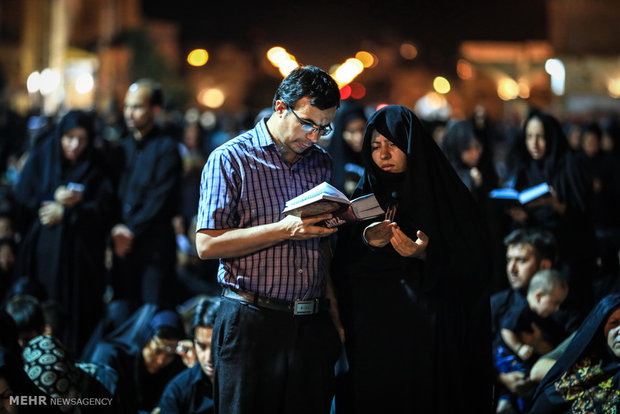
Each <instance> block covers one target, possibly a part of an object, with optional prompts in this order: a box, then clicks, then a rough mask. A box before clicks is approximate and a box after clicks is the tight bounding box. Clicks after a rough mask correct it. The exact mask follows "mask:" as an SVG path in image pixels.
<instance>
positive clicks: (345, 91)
mask: <svg viewBox="0 0 620 414" xmlns="http://www.w3.org/2000/svg"><path fill="white" fill-rule="evenodd" d="M350 97H351V86H350V85H344V86H343V87H342V88H340V99H342V100H343V101H344V100H345V99H349V98H350Z"/></svg>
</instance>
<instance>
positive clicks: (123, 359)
mask: <svg viewBox="0 0 620 414" xmlns="http://www.w3.org/2000/svg"><path fill="white" fill-rule="evenodd" d="M155 311H156V307H155V306H154V305H144V306H143V307H142V308H140V309H138V311H136V313H134V315H132V316H131V317H130V318H129V319H128V320H127V321H126V322H125V324H123V325H122V326H121V327H119V328H118V329H117V330H116V331H115V332H113V333H111V334H110V335H109V336H108V337H107V338H106V339H105V340H104V341H102V342H101V343H99V344H98V346H97V348H96V349H95V351H94V352H93V355H92V357H91V359H90V362H93V363H95V364H98V365H104V366H108V367H110V368H112V369H114V370H115V371H116V372H117V373H118V383H117V384H116V388H117V394H118V398H119V401H120V403H121V406H122V409H121V412H123V413H131V414H135V413H137V412H139V411H149V412H150V411H151V410H153V408H155V406H156V405H157V402H158V401H159V399H160V398H161V395H162V392H163V391H164V388H165V387H166V385H167V384H168V382H169V381H170V380H171V379H172V378H174V377H175V376H176V375H177V374H179V373H180V372H181V371H183V370H184V369H185V365H184V364H183V361H182V360H181V357H180V356H179V355H178V354H177V353H176V352H177V343H178V341H179V340H181V339H183V338H184V336H185V334H184V332H183V323H182V321H181V318H180V317H179V316H178V315H177V314H176V312H173V311H168V310H164V311H159V312H155Z"/></svg>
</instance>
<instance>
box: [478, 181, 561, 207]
mask: <svg viewBox="0 0 620 414" xmlns="http://www.w3.org/2000/svg"><path fill="white" fill-rule="evenodd" d="M550 192H551V189H550V188H549V184H547V183H542V184H538V185H535V186H534V187H530V188H526V189H525V190H523V191H521V192H518V191H517V190H515V189H514V188H498V189H496V190H493V191H491V192H490V193H489V197H491V198H492V199H495V200H498V201H500V202H501V204H505V205H506V206H518V205H523V204H527V203H529V202H530V201H532V200H535V199H537V198H538V197H542V196H544V195H545V194H550Z"/></svg>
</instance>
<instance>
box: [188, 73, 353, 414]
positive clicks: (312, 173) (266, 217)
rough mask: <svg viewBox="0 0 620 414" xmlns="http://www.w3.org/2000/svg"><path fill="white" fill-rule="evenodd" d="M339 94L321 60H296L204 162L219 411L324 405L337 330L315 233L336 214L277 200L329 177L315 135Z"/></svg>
mask: <svg viewBox="0 0 620 414" xmlns="http://www.w3.org/2000/svg"><path fill="white" fill-rule="evenodd" d="M339 105H340V92H339V90H338V86H337V84H336V82H335V81H334V80H333V79H332V78H331V77H330V76H329V75H328V74H327V73H326V72H324V71H323V70H321V69H319V68H317V67H314V66H303V67H300V68H297V69H295V70H293V71H292V72H291V73H290V74H289V75H288V76H287V77H286V78H285V79H284V80H283V81H282V83H281V84H280V86H279V87H278V90H277V91H276V94H275V96H274V99H273V109H274V113H273V114H272V115H271V117H270V118H269V119H268V120H261V121H260V122H259V123H258V124H257V125H256V126H255V127H254V128H253V129H251V130H249V131H247V132H245V133H243V134H242V135H240V136H238V137H236V138H233V139H232V140H230V141H228V142H227V143H225V144H223V145H222V146H220V147H218V148H217V149H215V150H214V151H213V152H212V153H211V155H210V156H209V160H208V161H207V163H206V165H205V167H204V170H203V175H202V182H201V188H200V204H199V212H198V222H197V225H196V229H197V234H196V246H197V250H198V254H199V256H200V257H201V258H202V259H207V258H219V259H220V267H219V271H218V281H219V283H220V284H221V285H222V287H223V292H222V300H221V303H220V310H219V311H218V315H217V318H216V322H215V326H214V329H213V340H212V349H213V363H214V376H213V384H214V395H213V397H214V405H215V412H216V413H217V412H219V413H237V414H243V413H276V412H277V413H329V411H330V407H331V402H332V399H333V376H334V364H335V362H336V359H337V358H338V353H339V351H340V349H341V342H340V337H339V332H338V329H337V328H336V326H335V325H334V321H336V322H337V318H336V317H334V321H332V316H331V314H330V312H329V308H330V303H329V301H328V300H327V297H329V296H330V295H331V293H330V292H331V290H330V286H329V283H328V275H327V270H328V269H327V266H328V260H329V257H328V249H327V248H325V247H326V246H325V244H324V242H325V241H326V240H327V239H324V240H323V242H322V240H321V238H324V237H326V236H329V235H331V234H333V233H334V232H335V229H328V228H326V227H321V226H318V225H317V224H318V223H319V222H321V221H324V220H326V219H329V218H331V217H332V215H331V214H329V213H328V214H320V215H316V216H313V217H306V218H301V217H300V216H295V215H286V216H285V215H284V214H283V210H284V207H285V204H286V201H287V200H290V199H293V198H294V197H296V196H298V195H300V194H302V193H304V192H306V191H308V190H310V189H311V188H313V187H315V186H317V185H318V184H320V183H322V182H324V181H329V180H330V178H331V160H330V157H329V155H328V154H327V152H326V151H325V150H323V149H322V148H320V147H318V146H317V145H316V144H317V142H318V141H319V138H320V137H321V136H323V135H327V133H329V131H330V130H331V127H330V123H331V122H332V121H333V119H334V116H335V114H336V110H337V109H338V106H339ZM332 306H333V307H332V310H335V306H336V304H335V303H334V302H332ZM332 314H334V315H335V312H333V313H332ZM341 333H342V332H341ZM266 379H268V380H266Z"/></svg>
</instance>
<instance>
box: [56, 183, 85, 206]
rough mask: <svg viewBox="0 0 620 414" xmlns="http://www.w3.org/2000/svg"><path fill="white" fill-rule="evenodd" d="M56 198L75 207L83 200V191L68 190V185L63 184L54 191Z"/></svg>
mask: <svg viewBox="0 0 620 414" xmlns="http://www.w3.org/2000/svg"><path fill="white" fill-rule="evenodd" d="M54 200H56V201H57V202H58V203H60V204H62V205H63V206H66V207H73V206H74V205H76V204H77V203H79V202H80V201H82V193H81V192H79V191H72V190H68V189H67V187H65V186H64V185H61V186H60V187H58V188H57V189H56V191H54Z"/></svg>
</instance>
